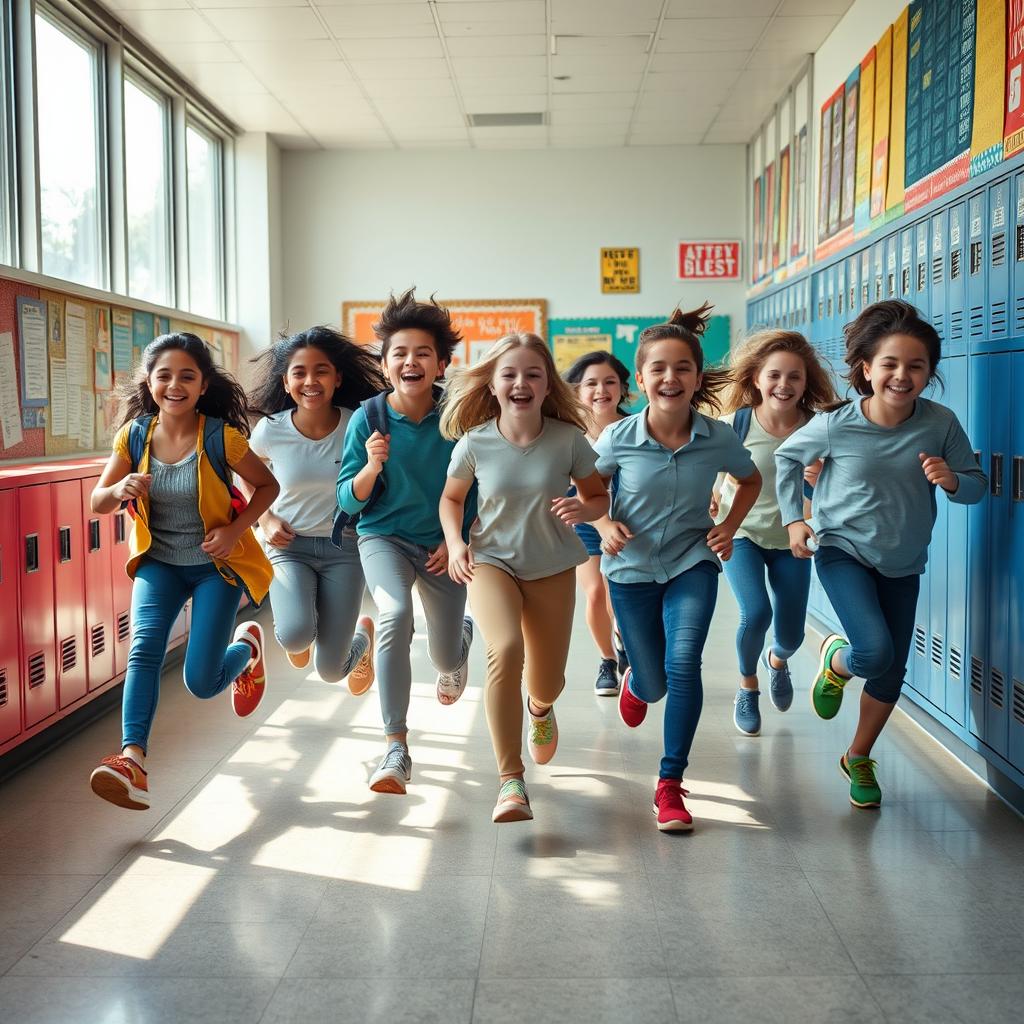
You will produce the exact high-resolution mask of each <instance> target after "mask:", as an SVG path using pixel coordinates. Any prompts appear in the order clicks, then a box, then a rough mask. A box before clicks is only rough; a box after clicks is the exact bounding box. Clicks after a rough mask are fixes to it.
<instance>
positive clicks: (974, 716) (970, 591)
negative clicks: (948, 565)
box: [967, 356, 992, 740]
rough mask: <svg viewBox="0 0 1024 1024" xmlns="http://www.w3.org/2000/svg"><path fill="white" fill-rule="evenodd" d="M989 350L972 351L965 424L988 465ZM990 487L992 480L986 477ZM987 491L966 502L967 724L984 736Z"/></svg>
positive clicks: (986, 665)
mask: <svg viewBox="0 0 1024 1024" xmlns="http://www.w3.org/2000/svg"><path fill="white" fill-rule="evenodd" d="M989 363H990V359H989V357H988V356H972V357H971V359H970V361H969V365H968V388H969V399H968V410H967V411H968V414H969V415H968V424H969V426H968V430H967V434H968V436H969V437H970V439H971V444H973V445H974V451H975V455H976V457H977V459H978V461H979V463H980V464H981V465H982V467H984V468H985V469H986V470H987V469H988V468H989V455H990V452H991V446H990V429H991V413H990V407H989V403H990V401H991V395H990V391H989ZM989 489H990V490H991V481H989ZM991 501H992V498H991V496H990V494H989V493H986V494H985V497H984V498H982V500H981V501H980V502H978V504H976V505H969V506H967V658H968V680H969V682H970V686H969V690H968V708H967V728H968V729H969V730H970V732H971V733H972V734H973V735H974V736H977V737H978V739H981V740H984V739H985V681H986V677H987V675H988V591H989V573H988V567H989V562H988V554H989V505H990V503H991Z"/></svg>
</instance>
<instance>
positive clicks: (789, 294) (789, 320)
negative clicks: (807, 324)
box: [786, 284, 799, 330]
mask: <svg viewBox="0 0 1024 1024" xmlns="http://www.w3.org/2000/svg"><path fill="white" fill-rule="evenodd" d="M798 289H799V285H795V284H791V285H790V286H789V287H788V288H787V289H786V325H787V326H788V327H789V329H790V330H793V328H794V327H796V324H797V308H796V307H797V302H796V298H797V290H798Z"/></svg>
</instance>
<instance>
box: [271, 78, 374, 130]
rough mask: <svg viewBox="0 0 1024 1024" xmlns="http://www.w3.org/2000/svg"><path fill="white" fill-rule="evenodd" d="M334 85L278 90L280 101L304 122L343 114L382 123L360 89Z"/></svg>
mask: <svg viewBox="0 0 1024 1024" xmlns="http://www.w3.org/2000/svg"><path fill="white" fill-rule="evenodd" d="M344 90H345V87H342V90H341V91H339V90H337V89H332V88H324V89H318V90H316V91H311V90H309V89H305V90H303V89H295V90H292V89H289V90H286V91H283V92H281V93H279V94H278V98H279V99H280V100H281V102H282V103H283V104H284V105H285V106H287V107H288V109H289V110H290V111H291V112H292V113H293V114H294V115H295V116H296V117H297V118H299V119H300V120H302V121H303V122H304V121H305V120H306V119H307V118H308V119H309V120H312V121H317V120H319V121H323V120H325V119H326V118H328V117H344V118H345V119H346V121H353V122H359V123H367V124H372V125H375V124H379V123H380V118H379V117H378V116H377V114H376V113H375V112H374V109H373V107H372V106H370V104H369V103H368V102H367V101H366V99H365V97H363V96H362V95H360V94H359V93H351V92H347V91H344Z"/></svg>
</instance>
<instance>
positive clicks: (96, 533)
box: [89, 519, 102, 551]
mask: <svg viewBox="0 0 1024 1024" xmlns="http://www.w3.org/2000/svg"><path fill="white" fill-rule="evenodd" d="M101 546H102V541H101V539H100V521H99V520H98V519H90V520H89V550H90V551H99V549H100V547H101Z"/></svg>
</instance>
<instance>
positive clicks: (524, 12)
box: [423, 0, 544, 32]
mask: <svg viewBox="0 0 1024 1024" xmlns="http://www.w3.org/2000/svg"><path fill="white" fill-rule="evenodd" d="M423 6H424V7H426V4H424V5H423ZM437 13H438V16H439V17H440V19H441V24H442V25H445V24H447V23H448V22H449V21H457V22H466V21H514V22H518V23H520V24H522V26H523V29H522V31H524V32H533V31H535V30H536V27H537V24H538V23H539V24H540V30H541V31H542V32H543V31H544V0H503V2H502V3H493V2H491V3H488V2H486V0H485V2H483V3H481V2H479V0H477V2H466V0H456V2H454V3H441V4H438V5H437Z"/></svg>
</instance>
